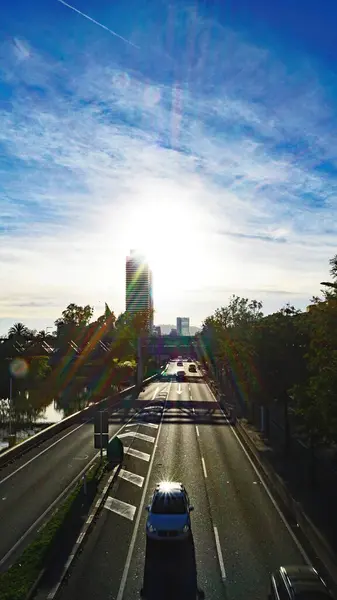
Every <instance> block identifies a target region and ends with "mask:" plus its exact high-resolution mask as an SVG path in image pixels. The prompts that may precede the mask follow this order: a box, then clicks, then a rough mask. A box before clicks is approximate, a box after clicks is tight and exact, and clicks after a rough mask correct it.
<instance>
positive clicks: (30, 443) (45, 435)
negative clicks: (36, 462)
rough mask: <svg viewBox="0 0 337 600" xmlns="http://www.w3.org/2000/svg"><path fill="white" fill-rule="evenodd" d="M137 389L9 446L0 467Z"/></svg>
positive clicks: (80, 411)
mask: <svg viewBox="0 0 337 600" xmlns="http://www.w3.org/2000/svg"><path fill="white" fill-rule="evenodd" d="M158 377H159V374H156V375H152V377H148V378H147V379H144V381H143V385H147V384H148V383H151V382H152V381H155V380H156V379H157V378H158ZM135 389H136V386H135V385H132V386H131V387H129V388H126V389H125V390H123V391H122V392H119V393H118V394H116V395H114V396H107V397H106V398H103V400H101V401H100V402H97V403H95V404H91V405H90V406H86V408H83V409H82V410H79V411H77V412H76V413H74V414H73V415H70V416H69V417H66V418H65V419H62V421H59V423H55V424H54V425H50V426H49V427H46V429H43V430H42V431H39V433H36V434H35V435H32V436H31V437H29V438H27V439H26V440H24V441H23V442H20V444H17V445H16V446H13V447H12V448H9V449H8V450H6V451H5V452H2V453H1V454H0V468H2V467H3V466H4V465H6V464H8V463H10V462H12V461H13V460H15V459H16V458H18V457H19V456H22V455H23V454H25V452H27V451H28V450H30V449H31V448H34V446H38V445H39V444H41V443H42V442H44V441H45V440H47V439H49V438H51V437H53V436H54V435H56V434H57V433H59V432H60V431H63V430H64V429H67V428H68V427H70V426H71V425H73V424H74V423H76V422H77V421H78V420H80V419H82V418H88V420H90V419H91V418H92V416H93V415H94V414H95V412H96V411H97V410H105V409H106V408H108V407H109V406H111V405H113V404H115V403H116V402H118V400H122V399H123V398H125V397H126V396H129V395H130V394H131V393H132V392H134V391H135Z"/></svg>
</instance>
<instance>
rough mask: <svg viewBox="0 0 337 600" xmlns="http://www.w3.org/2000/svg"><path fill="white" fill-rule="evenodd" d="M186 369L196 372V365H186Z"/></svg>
mask: <svg viewBox="0 0 337 600" xmlns="http://www.w3.org/2000/svg"><path fill="white" fill-rule="evenodd" d="M188 370H189V372H190V373H196V372H197V367H196V366H195V365H189V366H188Z"/></svg>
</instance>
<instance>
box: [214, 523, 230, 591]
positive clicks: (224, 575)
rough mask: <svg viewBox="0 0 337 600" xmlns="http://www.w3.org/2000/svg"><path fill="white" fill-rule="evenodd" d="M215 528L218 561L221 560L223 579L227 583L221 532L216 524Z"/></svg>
mask: <svg viewBox="0 0 337 600" xmlns="http://www.w3.org/2000/svg"><path fill="white" fill-rule="evenodd" d="M213 529H214V537H215V545H216V551H217V554H218V561H219V565H220V571H221V579H222V581H223V582H224V583H225V582H226V579H227V576H226V569H225V565H224V561H223V556H222V550H221V544H220V538H219V532H218V528H217V527H216V526H215V525H214V527H213Z"/></svg>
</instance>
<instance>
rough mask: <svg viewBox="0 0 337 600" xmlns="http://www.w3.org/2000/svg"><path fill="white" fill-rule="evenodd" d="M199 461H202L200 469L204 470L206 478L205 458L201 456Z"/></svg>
mask: <svg viewBox="0 0 337 600" xmlns="http://www.w3.org/2000/svg"><path fill="white" fill-rule="evenodd" d="M201 462H202V470H203V472H204V475H205V478H206V479H207V471H206V465H205V459H204V457H203V456H202V457H201Z"/></svg>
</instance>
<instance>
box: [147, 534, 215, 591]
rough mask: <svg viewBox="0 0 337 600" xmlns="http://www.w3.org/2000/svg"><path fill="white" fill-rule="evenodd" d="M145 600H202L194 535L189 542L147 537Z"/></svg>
mask: <svg viewBox="0 0 337 600" xmlns="http://www.w3.org/2000/svg"><path fill="white" fill-rule="evenodd" d="M140 595H141V598H143V600H158V598H160V600H172V599H173V598H174V600H196V599H200V600H202V599H203V598H204V597H205V595H204V593H203V591H202V590H200V589H198V584H197V569H196V561H195V550H194V542H193V537H191V538H190V539H189V540H187V541H183V542H181V541H179V542H172V541H169V542H157V541H152V540H147V543H146V554H145V566H144V578H143V588H142V590H141V592H140Z"/></svg>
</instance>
